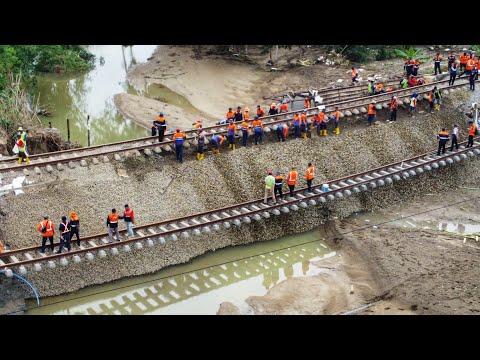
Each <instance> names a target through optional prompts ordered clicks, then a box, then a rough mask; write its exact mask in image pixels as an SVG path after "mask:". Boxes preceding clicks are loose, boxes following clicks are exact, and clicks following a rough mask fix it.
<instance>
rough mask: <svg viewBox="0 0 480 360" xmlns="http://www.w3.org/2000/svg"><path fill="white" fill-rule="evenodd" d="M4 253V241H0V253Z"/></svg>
mask: <svg viewBox="0 0 480 360" xmlns="http://www.w3.org/2000/svg"><path fill="white" fill-rule="evenodd" d="M1 253H3V243H2V242H1V241H0V254H1Z"/></svg>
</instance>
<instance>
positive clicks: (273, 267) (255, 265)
mask: <svg viewBox="0 0 480 360" xmlns="http://www.w3.org/2000/svg"><path fill="white" fill-rule="evenodd" d="M299 243H300V244H303V245H296V244H299ZM256 254H261V255H256ZM332 256H335V252H333V251H332V250H331V249H329V248H328V247H327V246H326V245H325V244H324V243H323V242H322V241H321V240H320V238H319V233H318V231H316V230H314V231H310V232H307V233H304V234H297V235H293V236H285V237H282V238H279V239H277V240H273V241H267V242H262V243H255V244H250V245H244V246H235V247H229V248H226V249H221V250H217V251H215V252H210V253H208V254H205V255H202V256H200V257H197V258H195V259H193V260H192V261H191V262H190V263H187V264H183V265H177V266H172V267H169V268H166V269H163V270H161V271H158V272H156V273H154V274H150V275H142V276H137V277H130V278H126V279H121V280H118V281H114V282H111V283H108V284H103V285H97V286H91V287H88V288H86V289H82V290H80V291H77V292H75V293H72V294H67V295H60V296H56V297H51V298H46V299H42V300H41V306H40V307H37V306H36V303H34V302H33V301H32V302H30V301H29V302H28V304H27V305H28V306H29V307H32V309H30V310H29V311H27V312H26V314H216V312H217V311H218V309H219V306H220V304H221V303H222V302H224V301H229V302H231V303H233V304H235V305H236V306H238V307H239V309H240V310H241V312H242V313H243V314H247V313H249V307H248V305H247V304H246V303H245V300H246V299H247V298H248V297H249V296H262V295H265V294H266V293H267V291H268V290H269V289H271V288H272V287H273V286H274V285H276V284H278V283H279V282H281V281H283V280H285V279H287V278H292V277H300V276H313V275H316V274H319V273H321V272H322V271H323V269H320V268H318V267H317V266H316V265H314V264H313V263H315V262H317V261H319V260H321V259H325V258H327V257H332ZM318 266H321V265H318Z"/></svg>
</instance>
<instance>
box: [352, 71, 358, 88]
mask: <svg viewBox="0 0 480 360" xmlns="http://www.w3.org/2000/svg"><path fill="white" fill-rule="evenodd" d="M357 77H358V71H357V69H355V68H354V67H352V85H355V83H356V82H358V80H357Z"/></svg>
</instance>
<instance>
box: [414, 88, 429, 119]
mask: <svg viewBox="0 0 480 360" xmlns="http://www.w3.org/2000/svg"><path fill="white" fill-rule="evenodd" d="M417 96H418V94H417V93H416V92H414V93H413V95H412V97H411V98H410V116H414V115H415V110H416V109H417ZM434 96H435V95H434Z"/></svg>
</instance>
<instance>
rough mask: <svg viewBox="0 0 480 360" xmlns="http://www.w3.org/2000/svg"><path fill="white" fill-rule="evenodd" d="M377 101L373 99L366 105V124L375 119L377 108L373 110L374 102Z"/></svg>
mask: <svg viewBox="0 0 480 360" xmlns="http://www.w3.org/2000/svg"><path fill="white" fill-rule="evenodd" d="M376 103H377V102H376V101H375V100H373V101H372V102H371V103H370V104H369V105H368V112H367V116H368V126H371V125H372V124H373V122H374V121H375V114H376V113H377V110H375V104H376Z"/></svg>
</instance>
